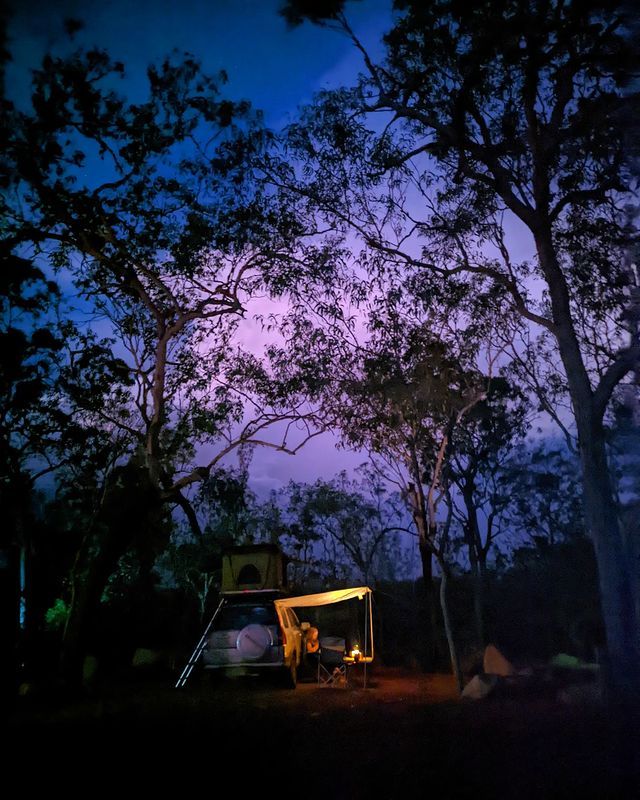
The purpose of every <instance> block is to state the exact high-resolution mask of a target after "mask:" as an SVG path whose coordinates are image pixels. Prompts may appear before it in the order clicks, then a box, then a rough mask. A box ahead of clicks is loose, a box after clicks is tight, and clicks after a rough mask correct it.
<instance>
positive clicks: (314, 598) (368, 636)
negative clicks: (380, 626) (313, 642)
mask: <svg viewBox="0 0 640 800" xmlns="http://www.w3.org/2000/svg"><path fill="white" fill-rule="evenodd" d="M371 596H372V592H371V589H370V588H369V587H368V586H358V587H356V588H353V589H335V590H334V591H331V592H319V593H318V594H306V595H300V596H299V597H285V598H282V599H279V600H276V601H275V604H276V605H277V606H280V607H281V608H316V607H318V606H328V605H331V604H333V603H342V602H344V601H345V600H353V599H358V600H364V601H365V623H364V625H365V630H364V649H363V652H362V654H361V655H359V657H358V659H357V660H358V661H360V662H362V663H364V664H367V663H370V662H371V661H373V619H372V616H371ZM369 648H370V650H371V652H369Z"/></svg>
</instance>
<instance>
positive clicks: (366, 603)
mask: <svg viewBox="0 0 640 800" xmlns="http://www.w3.org/2000/svg"><path fill="white" fill-rule="evenodd" d="M367 609H368V611H369V615H371V593H370V592H368V593H367V594H366V595H365V597H364V655H365V659H364V686H363V688H364V689H366V688H367V657H366V656H367V639H368V637H369V625H368V619H367Z"/></svg>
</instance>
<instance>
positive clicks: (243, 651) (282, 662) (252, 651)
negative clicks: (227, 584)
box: [202, 591, 304, 689]
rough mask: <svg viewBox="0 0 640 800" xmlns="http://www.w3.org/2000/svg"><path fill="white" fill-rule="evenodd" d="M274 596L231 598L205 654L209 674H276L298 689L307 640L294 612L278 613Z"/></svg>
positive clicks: (260, 594) (249, 594) (217, 620)
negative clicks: (210, 672) (211, 672)
mask: <svg viewBox="0 0 640 800" xmlns="http://www.w3.org/2000/svg"><path fill="white" fill-rule="evenodd" d="M281 596H282V595H281V594H280V593H274V592H260V591H256V592H243V593H240V594H238V595H234V594H232V595H229V596H227V597H226V598H225V603H224V605H223V606H222V608H221V609H220V612H219V613H218V615H217V616H216V618H215V621H214V624H213V628H212V630H211V633H210V634H209V637H208V641H207V644H206V646H205V649H204V651H203V653H202V661H203V666H204V668H205V669H207V670H217V671H220V672H235V673H246V674H253V673H254V672H255V673H256V674H257V673H263V672H266V671H272V672H274V674H278V675H279V677H281V679H282V681H283V683H284V684H285V685H286V686H289V687H290V688H292V689H294V688H295V686H296V683H297V676H298V667H299V666H300V659H301V657H302V647H303V641H304V637H303V634H302V629H301V627H300V623H299V622H298V618H297V617H296V615H295V613H294V611H293V610H292V609H290V608H282V609H277V608H276V606H275V605H274V602H273V601H274V600H275V599H276V598H277V597H281Z"/></svg>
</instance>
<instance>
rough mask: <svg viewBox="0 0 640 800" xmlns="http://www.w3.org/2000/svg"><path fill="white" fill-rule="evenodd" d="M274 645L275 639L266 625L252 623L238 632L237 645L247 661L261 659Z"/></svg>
mask: <svg viewBox="0 0 640 800" xmlns="http://www.w3.org/2000/svg"><path fill="white" fill-rule="evenodd" d="M272 645H273V639H272V637H271V633H270V631H269V629H268V628H266V627H265V626H264V625H258V624H257V623H251V624H250V625H245V627H244V628H243V629H242V630H241V631H240V633H239V634H238V639H237V642H236V647H237V648H238V651H239V652H240V653H241V654H242V657H243V658H245V659H246V660H247V661H259V660H260V659H261V658H262V657H263V656H264V654H265V653H266V651H267V648H268V647H271V646H272Z"/></svg>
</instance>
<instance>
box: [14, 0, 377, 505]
mask: <svg viewBox="0 0 640 800" xmlns="http://www.w3.org/2000/svg"><path fill="white" fill-rule="evenodd" d="M281 5H282V2H281V0H208V2H207V1H206V0H183V1H182V2H179V3H176V2H171V1H170V0H160V1H157V2H151V0H137V2H135V3H134V2H130V0H129V1H128V2H125V0H110V1H109V0H107V1H106V2H105V1H104V0H102V1H101V2H98V1H97V0H95V1H94V2H86V0H85V1H84V2H83V1H82V0H58V1H57V2H54V3H51V2H46V0H28V1H27V2H22V3H20V4H14V13H13V14H12V16H11V18H10V22H9V49H10V52H11V55H12V62H11V64H10V65H9V67H8V70H7V89H8V92H9V94H10V95H11V96H12V97H13V98H14V99H15V101H16V102H17V103H18V104H21V103H23V102H25V101H27V99H28V96H29V93H28V92H29V88H28V87H29V75H30V69H32V68H33V67H35V66H37V65H38V64H39V61H40V59H41V58H42V56H43V55H44V53H45V52H52V53H54V54H62V53H66V52H69V51H72V50H73V49H75V48H78V47H83V48H90V47H94V46H98V47H102V48H105V49H107V50H108V52H109V53H110V55H111V56H112V58H114V59H118V60H121V61H122V62H123V63H124V64H125V67H126V81H125V83H124V84H119V85H118V87H117V89H118V91H119V92H126V94H127V95H128V96H129V97H131V98H132V99H136V94H137V93H138V92H141V91H142V90H143V87H144V85H145V71H146V67H147V65H148V64H149V63H151V62H154V61H159V60H161V59H162V58H163V57H164V56H166V55H167V54H169V53H171V52H172V51H174V50H177V51H178V52H189V53H192V54H193V55H195V56H196V58H198V59H199V60H200V61H201V62H202V64H203V67H204V69H205V71H207V72H209V73H211V74H215V73H216V72H218V71H219V70H220V69H224V70H225V71H226V72H227V74H228V77H229V82H228V84H227V86H226V88H225V94H227V96H229V97H230V98H233V99H240V98H244V99H248V100H250V101H251V103H252V104H253V106H254V108H256V109H260V110H262V111H263V113H264V119H265V123H266V125H267V126H269V127H270V128H273V129H279V128H281V127H282V126H284V125H286V124H287V123H288V122H291V121H292V120H293V119H295V116H296V112H297V109H298V108H299V107H300V106H301V105H303V104H304V103H306V102H308V101H309V100H311V98H312V97H313V94H314V93H315V92H316V91H318V90H320V89H323V88H330V87H334V86H340V85H343V84H345V83H351V82H352V81H353V79H354V76H355V75H356V74H357V72H358V70H359V69H360V59H359V56H358V54H357V53H356V52H355V50H354V48H353V46H352V45H351V43H350V42H349V41H348V40H347V39H346V37H344V36H341V35H339V34H337V33H335V32H333V31H327V30H322V29H318V28H316V27H315V26H312V25H310V24H305V25H303V26H300V27H297V28H294V29H290V28H288V27H287V24H286V22H285V20H284V19H283V18H282V17H281V16H280V15H279V14H278V9H279V8H280V6H281ZM390 6H391V2H390V0H362V2H353V3H350V4H348V6H347V11H348V15H349V19H350V21H351V24H352V26H353V27H354V29H355V31H356V32H357V34H358V35H359V37H360V38H361V40H362V41H363V42H364V43H365V45H366V46H367V48H368V49H369V50H370V52H371V53H372V55H374V56H376V55H379V54H380V53H381V51H382V48H381V45H380V39H381V35H382V33H383V32H384V31H385V30H386V29H388V27H389V26H390V20H391V12H390ZM70 18H72V19H77V20H80V21H82V22H83V23H84V27H83V29H82V30H80V31H79V32H77V33H76V34H75V35H74V37H73V40H72V41H70V40H69V36H68V35H67V33H66V32H65V26H64V20H65V19H70ZM258 336H259V333H258V330H257V328H256V327H255V326H254V327H253V329H252V332H251V334H250V340H251V341H249V342H248V344H249V346H250V347H252V348H253V347H255V346H259V341H258V340H257V338H258ZM364 459H365V455H364V454H357V453H349V452H345V451H344V450H340V451H338V450H336V447H335V441H334V439H333V438H332V437H331V436H329V435H323V436H322V437H318V438H316V439H315V440H312V442H310V443H309V445H308V446H307V447H305V448H304V449H303V450H302V451H301V452H300V453H299V454H298V455H297V456H295V457H291V456H288V455H285V454H282V453H277V452H275V451H273V450H269V449H265V448H257V449H256V452H255V454H254V458H253V462H252V465H251V484H252V486H253V488H254V489H255V490H256V491H258V493H259V494H262V493H263V492H267V491H268V490H269V489H272V488H278V487H279V486H281V485H283V484H286V483H287V482H288V481H289V479H291V478H294V479H295V480H301V481H314V480H315V479H316V478H318V477H324V478H331V477H332V476H333V475H334V474H336V473H337V472H339V471H340V470H341V469H352V468H354V467H356V466H357V465H358V464H360V463H361V462H362V461H363V460H364Z"/></svg>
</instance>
